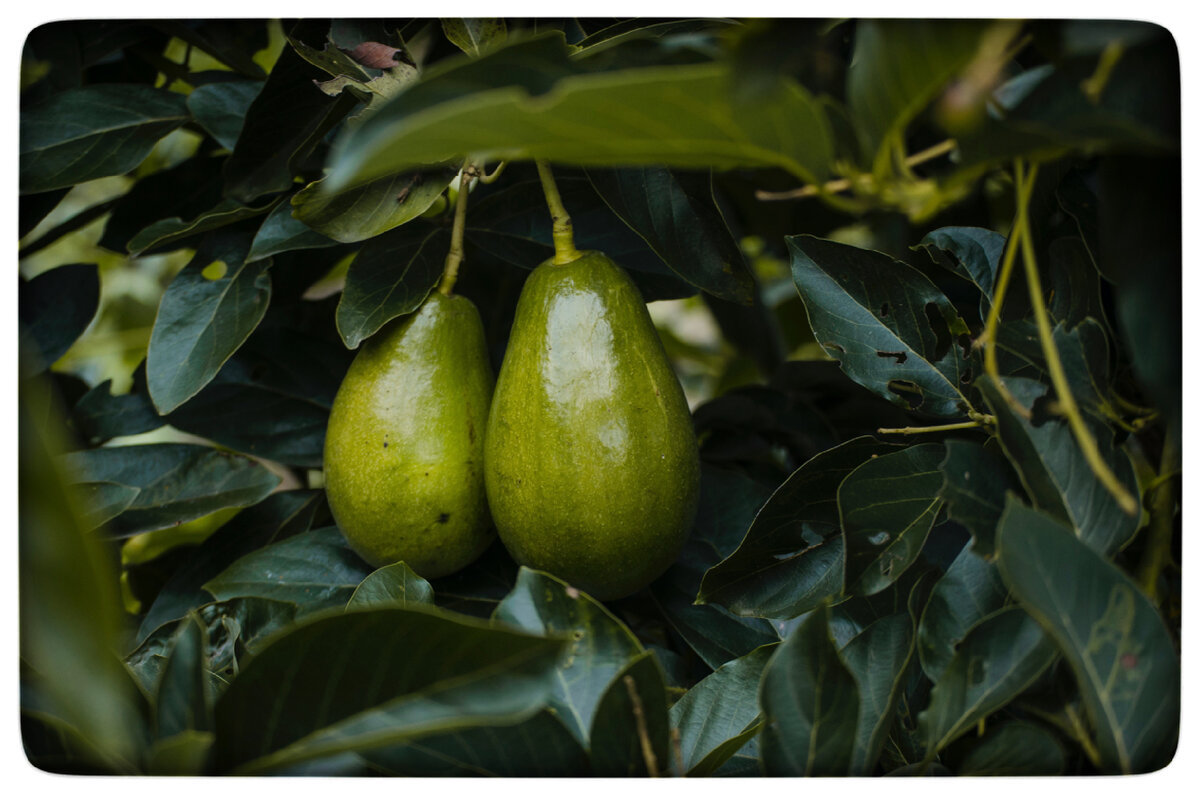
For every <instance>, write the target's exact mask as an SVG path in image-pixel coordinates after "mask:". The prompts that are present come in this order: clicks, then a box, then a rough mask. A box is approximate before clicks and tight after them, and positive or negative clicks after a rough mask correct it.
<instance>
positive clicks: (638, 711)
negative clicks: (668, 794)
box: [622, 674, 658, 778]
mask: <svg viewBox="0 0 1200 795" xmlns="http://www.w3.org/2000/svg"><path fill="white" fill-rule="evenodd" d="M622 679H623V680H624V682H625V690H626V691H627V692H628V693H629V700H630V701H631V702H632V703H633V719H634V720H635V721H637V733H638V741H639V742H640V743H641V745H642V759H643V760H645V762H646V773H647V774H648V775H649V776H650V777H651V778H658V757H657V756H655V755H654V748H653V747H652V746H651V745H650V732H649V731H648V730H647V729H646V714H645V712H643V711H642V698H641V696H639V695H638V692H637V686H636V685H635V684H634V682H633V677H632V676H630V675H629V674H625V676H624V677H622Z"/></svg>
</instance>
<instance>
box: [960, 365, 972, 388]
mask: <svg viewBox="0 0 1200 795" xmlns="http://www.w3.org/2000/svg"><path fill="white" fill-rule="evenodd" d="M973 375H975V371H974V370H972V369H971V368H970V367H968V368H967V370H966V372H964V373H963V374H962V377H961V378H959V379H958V380H959V381H961V382H962V383H963V385H965V386H969V385H970V383H971V377H972V376H973Z"/></svg>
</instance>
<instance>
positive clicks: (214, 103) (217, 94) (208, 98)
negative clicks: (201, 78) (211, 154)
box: [187, 80, 263, 151]
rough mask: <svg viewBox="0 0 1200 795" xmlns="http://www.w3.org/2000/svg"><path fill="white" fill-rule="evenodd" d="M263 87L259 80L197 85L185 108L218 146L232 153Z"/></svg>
mask: <svg viewBox="0 0 1200 795" xmlns="http://www.w3.org/2000/svg"><path fill="white" fill-rule="evenodd" d="M262 87H263V83H262V81H261V80H231V81H225V82H220V83H209V84H208V85H204V86H196V87H195V88H194V89H192V93H190V94H188V97H187V107H188V110H189V111H191V113H192V117H193V118H195V120H196V122H197V123H198V124H199V125H200V126H201V127H203V128H204V129H205V131H206V132H207V133H208V134H209V135H211V136H212V137H213V138H214V139H216V141H217V143H219V144H220V145H221V146H223V147H224V148H226V149H229V150H231V151H232V150H233V149H234V147H235V146H237V140H238V136H239V135H241V133H242V125H243V124H244V123H245V120H246V113H247V111H249V110H250V105H251V103H253V102H254V99H255V97H257V96H258V92H259V91H261V90H262Z"/></svg>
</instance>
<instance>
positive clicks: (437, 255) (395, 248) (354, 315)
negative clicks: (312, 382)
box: [337, 225, 450, 349]
mask: <svg viewBox="0 0 1200 795" xmlns="http://www.w3.org/2000/svg"><path fill="white" fill-rule="evenodd" d="M449 250H450V236H449V235H448V234H447V232H446V230H445V229H443V228H441V227H428V226H415V225H414V226H409V227H404V228H402V229H396V230H394V231H393V232H391V233H389V234H386V235H381V236H379V237H377V238H375V239H373V240H371V241H370V242H369V243H367V244H366V245H365V246H363V247H362V250H361V251H359V252H358V256H356V257H355V258H354V261H353V262H351V263H350V270H349V272H348V273H347V274H346V289H345V291H344V292H343V293H342V300H341V302H339V303H338V310H337V327H338V333H339V334H341V335H342V339H343V340H344V341H345V343H346V347H347V348H351V349H354V348H357V347H358V346H359V345H360V344H362V341H363V340H365V339H366V338H367V337H370V336H371V335H372V334H374V333H375V332H377V331H379V329H381V328H383V326H384V324H386V323H387V322H388V321H389V320H391V319H393V318H396V317H400V316H401V315H406V314H408V313H409V312H412V311H414V310H415V309H416V308H417V307H419V306H420V305H421V302H423V301H424V300H425V296H427V295H429V291H430V290H432V289H433V288H434V286H435V285H436V284H437V282H438V279H439V278H440V277H441V275H442V268H443V266H444V265H445V261H446V254H447V252H449Z"/></svg>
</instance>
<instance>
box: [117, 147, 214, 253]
mask: <svg viewBox="0 0 1200 795" xmlns="http://www.w3.org/2000/svg"><path fill="white" fill-rule="evenodd" d="M225 160H226V158H225V157H221V156H218V157H212V156H208V155H206V154H197V155H195V156H193V157H189V158H187V159H186V160H184V161H183V162H182V163H180V164H179V165H177V166H173V167H172V168H164V169H161V170H159V171H155V172H154V173H152V174H148V175H146V176H144V177H141V178H140V179H138V180H137V182H135V183H133V187H131V188H130V189H129V191H128V192H127V193H125V194H124V195H122V196H121V197H120V200H119V201H117V203H116V206H114V207H113V210H112V213H111V214H110V215H109V216H108V220H107V221H105V223H104V235H103V237H101V238H100V245H101V246H103V247H104V248H107V249H108V250H109V251H115V252H117V253H119V254H127V253H128V252H129V248H128V247H129V242H130V241H131V240H132V239H133V237H134V235H136V234H138V233H139V232H141V231H142V230H143V229H146V228H147V227H149V226H151V225H152V224H155V223H156V222H158V221H161V220H163V219H166V218H189V219H190V218H199V217H201V216H203V215H204V214H205V213H206V212H208V211H209V210H211V209H212V208H213V207H215V206H217V205H218V204H220V203H221V200H222V198H223V197H222V196H221V186H222V182H221V166H222V165H223V164H224V163H225ZM182 246H183V240H182V239H177V240H171V241H169V242H168V243H167V244H166V245H163V246H161V247H160V248H159V249H158V250H157V251H158V252H162V251H166V250H168V249H173V248H180V247H182Z"/></svg>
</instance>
